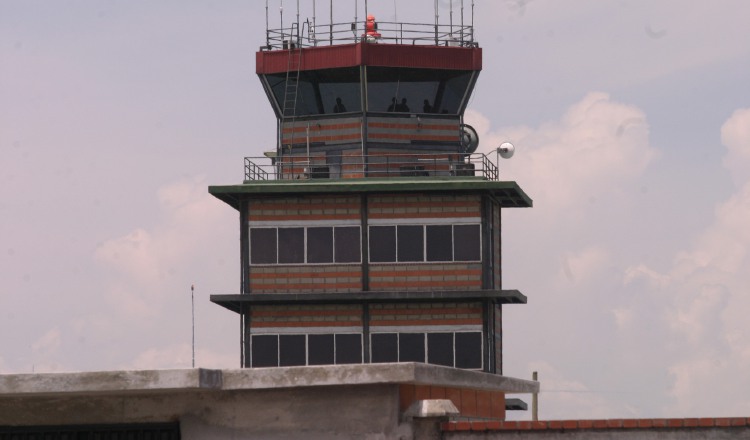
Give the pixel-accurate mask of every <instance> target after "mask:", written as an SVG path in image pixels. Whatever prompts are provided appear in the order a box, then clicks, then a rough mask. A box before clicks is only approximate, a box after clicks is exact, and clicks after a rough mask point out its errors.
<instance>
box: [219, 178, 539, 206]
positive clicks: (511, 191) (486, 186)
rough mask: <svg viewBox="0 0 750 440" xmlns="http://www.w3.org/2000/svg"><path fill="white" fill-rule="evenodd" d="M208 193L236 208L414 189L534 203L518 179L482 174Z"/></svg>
mask: <svg viewBox="0 0 750 440" xmlns="http://www.w3.org/2000/svg"><path fill="white" fill-rule="evenodd" d="M208 192H209V193H210V194H212V195H213V196H214V197H216V198H218V199H220V200H222V201H224V202H225V203H227V204H228V205H230V206H232V207H233V208H235V209H239V202H240V200H242V199H246V198H248V197H252V196H285V195H296V194H352V193H357V194H363V193H364V194H366V193H410V192H412V193H413V192H473V193H476V192H481V193H487V194H489V195H490V196H492V197H494V198H495V199H496V200H497V202H498V203H499V204H500V206H501V207H502V208H530V207H531V206H532V205H533V201H532V200H531V198H530V197H529V196H528V195H526V193H525V192H524V191H523V190H522V189H521V187H520V186H519V185H518V184H517V183H516V182H514V181H494V180H486V179H484V178H482V177H466V178H460V177H458V178H457V177H442V178H441V177H412V178H363V179H338V180H329V179H326V180H323V179H320V180H316V179H312V180H253V181H245V182H244V183H242V184H237V185H212V186H209V187H208Z"/></svg>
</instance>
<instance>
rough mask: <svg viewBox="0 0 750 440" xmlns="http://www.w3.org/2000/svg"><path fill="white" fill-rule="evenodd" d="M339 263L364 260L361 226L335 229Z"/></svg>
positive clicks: (337, 260)
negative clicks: (360, 233)
mask: <svg viewBox="0 0 750 440" xmlns="http://www.w3.org/2000/svg"><path fill="white" fill-rule="evenodd" d="M333 234H334V244H335V248H336V249H335V251H336V252H335V253H336V262H337V263H359V262H360V261H362V258H361V257H362V251H361V249H362V246H361V244H362V242H361V238H360V235H359V227H357V226H349V227H336V228H334V229H333Z"/></svg>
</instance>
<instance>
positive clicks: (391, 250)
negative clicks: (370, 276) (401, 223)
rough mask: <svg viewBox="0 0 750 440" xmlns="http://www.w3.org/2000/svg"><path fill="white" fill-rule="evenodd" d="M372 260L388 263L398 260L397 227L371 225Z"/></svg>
mask: <svg viewBox="0 0 750 440" xmlns="http://www.w3.org/2000/svg"><path fill="white" fill-rule="evenodd" d="M369 242H370V261H371V262H373V263H387V262H393V261H396V227H395V226H371V227H370V239H369Z"/></svg>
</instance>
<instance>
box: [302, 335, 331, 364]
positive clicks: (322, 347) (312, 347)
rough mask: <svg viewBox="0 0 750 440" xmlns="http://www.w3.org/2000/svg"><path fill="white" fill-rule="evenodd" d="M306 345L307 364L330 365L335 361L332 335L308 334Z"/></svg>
mask: <svg viewBox="0 0 750 440" xmlns="http://www.w3.org/2000/svg"><path fill="white" fill-rule="evenodd" d="M307 347H308V349H307V363H308V365H332V364H334V363H335V362H334V355H333V353H334V340H333V335H308V336H307Z"/></svg>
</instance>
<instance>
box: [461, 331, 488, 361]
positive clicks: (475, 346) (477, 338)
mask: <svg viewBox="0 0 750 440" xmlns="http://www.w3.org/2000/svg"><path fill="white" fill-rule="evenodd" d="M456 368H473V369H478V368H482V334H481V333H456Z"/></svg>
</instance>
